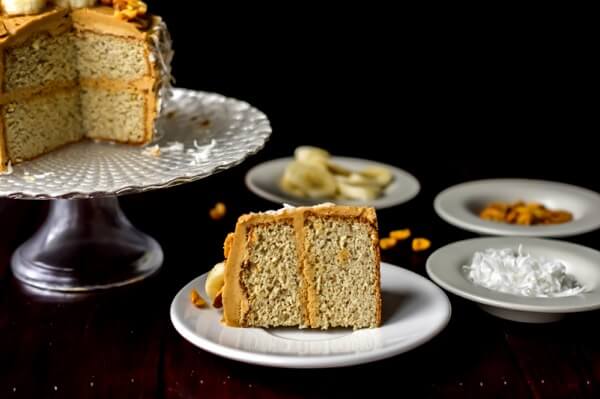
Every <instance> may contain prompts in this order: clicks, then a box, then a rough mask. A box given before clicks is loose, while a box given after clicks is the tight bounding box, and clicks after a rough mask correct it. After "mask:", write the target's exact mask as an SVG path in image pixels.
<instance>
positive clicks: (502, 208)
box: [479, 201, 573, 226]
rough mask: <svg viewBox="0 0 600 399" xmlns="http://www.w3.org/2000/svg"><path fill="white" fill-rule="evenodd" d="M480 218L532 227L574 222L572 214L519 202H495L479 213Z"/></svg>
mask: <svg viewBox="0 0 600 399" xmlns="http://www.w3.org/2000/svg"><path fill="white" fill-rule="evenodd" d="M479 217H480V218H482V219H485V220H491V221H494V222H505V223H512V224H519V225H522V226H530V225H536V224H558V223H566V222H569V221H571V220H573V215H572V214H571V212H567V211H562V210H550V209H548V208H546V207H545V206H544V205H542V204H540V203H537V202H530V203H525V202H523V201H518V202H515V203H513V204H508V203H502V202H494V203H491V204H489V205H488V206H487V207H486V208H485V209H483V210H482V211H481V212H480V213H479Z"/></svg>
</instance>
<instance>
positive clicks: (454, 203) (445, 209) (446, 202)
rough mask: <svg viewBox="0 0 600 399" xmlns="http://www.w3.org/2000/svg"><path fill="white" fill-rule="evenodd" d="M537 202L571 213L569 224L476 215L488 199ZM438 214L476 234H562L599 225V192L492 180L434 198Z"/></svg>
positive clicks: (455, 188)
mask: <svg viewBox="0 0 600 399" xmlns="http://www.w3.org/2000/svg"><path fill="white" fill-rule="evenodd" d="M520 200H522V201H525V202H540V203H542V204H544V205H545V206H546V207H548V208H551V209H562V210H565V211H569V212H571V213H572V214H573V220H572V221H571V222H568V223H563V224H555V225H539V226H518V225H512V224H508V223H501V222H492V221H489V220H483V219H481V218H480V217H479V212H480V211H481V210H482V209H483V208H484V207H485V206H486V205H487V204H489V203H491V202H498V201H502V202H516V201H520ZM434 207H435V211H436V212H437V214H438V215H439V216H440V217H441V218H442V219H444V220H445V221H446V222H448V223H450V224H453V225H455V226H457V227H461V228H463V229H465V230H469V231H474V232H476V233H483V234H492V235H507V236H508V235H510V236H530V237H564V236H569V235H575V234H582V233H587V232H589V231H592V230H596V229H597V228H598V227H600V195H599V194H598V193H596V192H594V191H590V190H587V189H585V188H581V187H577V186H572V185H569V184H564V183H555V182H549V181H543V180H527V179H492V180H479V181H473V182H468V183H463V184H459V185H456V186H453V187H450V188H448V189H446V190H444V191H442V192H441V193H440V194H438V196H437V197H436V198H435V201H434Z"/></svg>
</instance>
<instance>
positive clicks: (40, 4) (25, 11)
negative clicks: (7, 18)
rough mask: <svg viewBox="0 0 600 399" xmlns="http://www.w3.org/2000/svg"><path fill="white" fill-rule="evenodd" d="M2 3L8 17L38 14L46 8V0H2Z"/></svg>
mask: <svg viewBox="0 0 600 399" xmlns="http://www.w3.org/2000/svg"><path fill="white" fill-rule="evenodd" d="M1 3H2V9H3V10H4V12H5V13H6V14H8V15H29V14H37V13H39V12H41V11H43V10H44V8H46V0H1Z"/></svg>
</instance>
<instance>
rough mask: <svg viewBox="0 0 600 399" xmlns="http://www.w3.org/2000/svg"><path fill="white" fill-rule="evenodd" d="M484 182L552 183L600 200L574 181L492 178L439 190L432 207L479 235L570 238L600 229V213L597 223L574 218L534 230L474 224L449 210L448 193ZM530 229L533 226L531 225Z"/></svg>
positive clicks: (446, 217)
mask: <svg viewBox="0 0 600 399" xmlns="http://www.w3.org/2000/svg"><path fill="white" fill-rule="evenodd" d="M482 183H517V184H524V183H535V184H547V185H552V186H561V187H563V188H565V189H568V190H570V191H579V192H581V193H585V195H586V196H588V197H589V198H591V197H596V200H598V202H599V203H600V194H599V193H597V192H595V191H593V190H590V189H588V188H585V187H581V186H576V185H573V184H568V183H563V182H558V181H551V180H541V179H525V178H492V179H479V180H470V181H466V182H462V183H458V184H455V185H452V186H450V187H447V188H445V189H443V190H442V191H440V192H439V193H438V194H437V195H436V196H435V199H434V200H433V208H434V210H435V212H436V214H437V215H438V216H439V217H440V218H441V219H442V220H444V221H445V222H446V223H449V224H450V225H453V226H455V227H458V228H460V229H463V230H466V231H470V232H474V233H480V234H490V235H496V236H519V237H569V236H574V235H579V234H585V233H589V232H591V231H595V230H597V229H598V228H600V216H599V217H598V218H597V221H596V222H595V223H589V224H587V225H586V224H581V223H578V221H573V222H570V223H568V224H562V225H554V226H543V229H535V227H534V229H533V230H525V229H521V228H519V227H520V226H513V225H509V224H501V223H495V224H492V222H489V224H488V223H487V222H486V221H481V222H486V223H483V224H478V223H475V221H469V220H464V219H463V218H461V217H460V216H456V215H454V214H453V213H451V212H448V211H447V209H445V208H444V206H443V204H442V202H443V201H444V200H445V196H447V195H449V194H450V193H452V192H454V191H456V190H460V189H462V188H463V187H466V186H471V185H477V184H482ZM529 228H531V227H529Z"/></svg>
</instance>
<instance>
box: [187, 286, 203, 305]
mask: <svg viewBox="0 0 600 399" xmlns="http://www.w3.org/2000/svg"><path fill="white" fill-rule="evenodd" d="M190 300H191V301H192V303H193V304H194V306H196V307H197V308H203V307H205V306H206V301H205V300H204V298H202V297H201V296H200V294H198V291H196V290H195V289H192V291H191V292H190Z"/></svg>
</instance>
